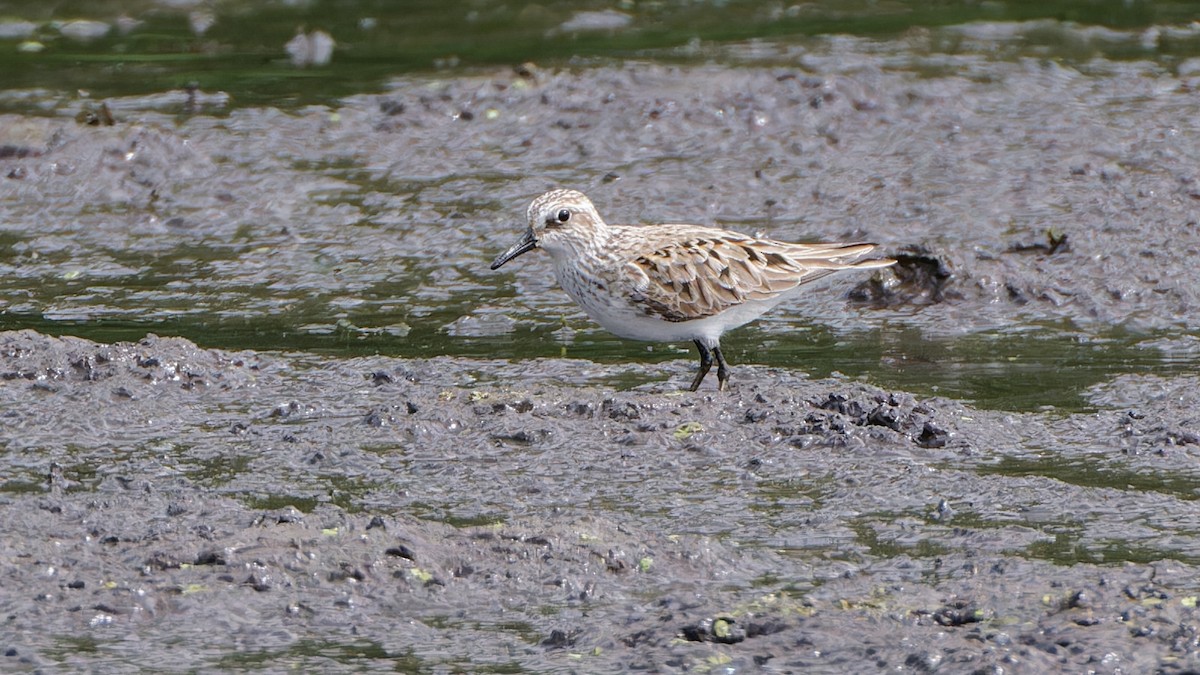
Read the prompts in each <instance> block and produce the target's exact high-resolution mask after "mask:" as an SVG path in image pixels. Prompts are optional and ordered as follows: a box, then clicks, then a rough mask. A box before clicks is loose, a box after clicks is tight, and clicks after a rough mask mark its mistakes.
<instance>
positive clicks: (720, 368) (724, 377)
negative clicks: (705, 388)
mask: <svg viewBox="0 0 1200 675" xmlns="http://www.w3.org/2000/svg"><path fill="white" fill-rule="evenodd" d="M712 353H713V356H715V357H717V389H720V390H721V391H725V387H727V386H729V369H728V368H726V367H725V355H724V354H722V353H721V346H720V345H714V346H713V348H712Z"/></svg>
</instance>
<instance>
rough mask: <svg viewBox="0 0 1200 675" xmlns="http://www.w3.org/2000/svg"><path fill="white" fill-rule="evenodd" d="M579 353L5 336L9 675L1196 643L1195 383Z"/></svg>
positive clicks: (878, 657) (865, 660) (799, 666)
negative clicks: (633, 366) (1024, 391)
mask: <svg viewBox="0 0 1200 675" xmlns="http://www.w3.org/2000/svg"><path fill="white" fill-rule="evenodd" d="M579 365H580V362H578V361H562V362H560V361H553V360H549V361H539V362H534V363H526V364H506V363H493V364H488V363H480V362H478V361H474V360H466V359H449V358H446V359H434V360H427V361H426V360H421V361H414V360H400V359H394V358H386V357H375V358H363V359H350V360H337V359H319V358H315V357H299V356H295V357H293V356H280V355H262V354H254V353H228V352H218V351H211V350H204V349H199V348H197V347H195V346H194V345H193V344H191V343H190V342H188V341H186V340H182V339H178V338H158V337H148V338H146V339H145V340H142V341H140V342H138V343H122V344H115V345H103V344H95V343H91V342H88V341H85V340H78V339H72V338H51V337H46V336H44V335H40V334H37V333H34V332H31V331H24V332H16V333H5V334H3V335H0V378H2V379H3V382H4V385H3V386H2V387H0V396H2V397H3V402H2V404H3V410H4V411H5V412H4V413H3V415H2V417H0V424H2V425H3V430H4V434H5V437H6V445H5V458H6V463H7V466H8V468H7V470H6V474H7V478H6V482H5V485H4V494H3V498H2V499H0V511H2V512H3V515H2V520H3V522H4V523H5V530H6V536H5V537H4V539H3V552H2V555H0V559H2V560H3V574H4V579H5V583H4V584H3V588H4V604H5V607H6V614H7V618H6V621H5V624H4V628H3V632H4V635H5V649H6V650H7V656H6V657H5V659H6V669H7V668H23V669H31V670H32V669H39V668H50V669H52V670H53V669H57V668H67V669H92V668H95V669H100V670H105V669H109V668H111V669H122V668H144V669H154V668H156V667H157V665H158V664H159V660H160V659H162V658H163V655H164V654H166V653H170V654H171V659H172V663H173V664H175V666H176V667H177V668H178V669H181V670H190V669H199V670H207V669H230V668H243V667H244V668H257V667H267V668H269V669H273V668H277V669H284V668H303V669H323V668H334V669H337V668H354V669H364V670H374V669H379V670H390V669H393V668H400V669H401V670H414V671H421V670H432V671H443V670H463V671H485V672H486V671H489V670H510V669H514V668H515V669H518V670H521V669H524V670H530V671H535V672H545V671H551V670H555V671H557V670H563V671H577V672H605V671H612V670H621V669H629V670H639V669H646V670H651V671H678V670H689V671H690V670H702V671H708V670H713V669H719V670H728V669H733V670H737V671H742V670H766V671H770V672H812V671H816V672H838V671H842V672H844V671H847V670H862V669H874V668H886V669H895V668H903V669H913V670H917V671H928V670H947V671H950V672H1001V671H1003V672H1013V671H1017V672H1048V671H1057V670H1084V669H1092V670H1096V671H1099V672H1149V671H1151V670H1154V669H1155V668H1165V669H1166V672H1183V671H1184V670H1186V669H1187V668H1190V667H1194V666H1196V665H1197V664H1196V659H1195V654H1196V648H1197V640H1198V639H1200V634H1198V633H1197V625H1198V624H1197V614H1196V612H1197V610H1196V606H1195V605H1196V600H1197V583H1196V572H1197V570H1196V569H1195V567H1194V565H1195V561H1196V560H1197V559H1200V542H1198V541H1197V540H1196V538H1195V537H1194V535H1193V533H1194V532H1195V531H1196V528H1197V526H1198V525H1200V523H1198V522H1197V520H1196V514H1195V509H1194V507H1193V505H1194V500H1195V497H1196V494H1195V489H1194V483H1192V482H1190V481H1187V480H1184V479H1183V478H1181V477H1182V476H1186V475H1187V474H1188V473H1189V472H1190V471H1191V470H1192V469H1191V467H1192V465H1194V463H1195V461H1196V449H1197V447H1200V438H1198V437H1197V435H1196V434H1195V432H1194V431H1192V430H1191V429H1193V428H1194V427H1193V425H1192V421H1193V419H1194V410H1195V407H1196V405H1197V403H1198V401H1197V400H1196V399H1197V396H1198V395H1197V393H1196V392H1197V387H1196V382H1195V381H1194V380H1189V381H1181V382H1163V381H1159V380H1156V379H1155V378H1152V377H1145V378H1132V379H1131V380H1130V381H1128V382H1123V383H1121V384H1120V386H1119V387H1118V388H1119V389H1120V390H1123V391H1129V390H1130V389H1132V388H1138V389H1140V390H1142V391H1145V392H1146V393H1147V394H1148V395H1147V396H1146V397H1145V398H1142V400H1143V401H1146V402H1148V405H1145V406H1142V407H1139V408H1137V409H1114V410H1110V411H1106V412H1103V413H1098V414H1080V415H1069V416H1063V417H1054V418H1049V417H1046V416H1043V415H1036V414H1020V415H1018V414H1011V413H1004V412H995V411H986V410H975V409H972V408H971V407H969V406H967V405H964V404H962V403H956V402H954V401H950V400H941V399H916V398H914V397H913V396H911V395H909V394H906V393H904V392H899V391H884V390H880V389H878V388H875V387H872V386H870V385H867V384H864V383H861V382H853V381H848V380H838V379H835V380H809V379H806V378H805V377H803V375H800V374H797V373H795V372H783V371H768V370H765V369H759V368H754V367H746V368H742V369H739V375H740V377H739V378H738V380H737V381H735V383H734V385H733V387H732V391H730V392H726V393H717V392H715V391H714V392H700V393H696V394H693V393H690V392H687V393H681V392H679V391H678V390H677V387H676V385H677V384H678V383H680V382H685V381H686V378H687V375H688V373H687V368H686V365H685V364H684V363H683V362H673V363H672V364H670V366H669V367H668V369H667V371H666V372H664V373H663V374H664V376H665V377H666V379H667V381H666V382H664V383H663V384H661V385H658V386H653V387H646V388H644V389H643V390H638V391H611V390H604V389H598V388H594V387H575V386H563V385H561V384H558V383H557V381H556V378H557V372H556V371H559V370H563V369H573V368H578V367H579ZM1112 395H1113V394H1112V392H1110V391H1097V392H1095V396H1096V397H1097V398H1098V399H1103V398H1104V397H1106V396H1112ZM1067 467H1075V468H1076V470H1075V471H1067V470H1066V468H1067ZM1022 468H1024V470H1022ZM1122 475H1125V476H1128V481H1129V484H1128V486H1126V487H1111V486H1108V485H1114V484H1116V485H1119V484H1120V483H1121V482H1122V481H1121V480H1120V479H1119V477H1120V476H1122ZM1105 476H1109V477H1110V478H1112V477H1116V478H1117V479H1116V480H1105V479H1104V477H1105ZM1110 558H1115V559H1119V560H1124V561H1126V562H1124V563H1121V564H1112V563H1110V562H1109V561H1110ZM1139 558H1144V560H1141V561H1139V562H1132V561H1131V560H1136V559H1139Z"/></svg>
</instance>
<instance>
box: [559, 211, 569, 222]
mask: <svg viewBox="0 0 1200 675" xmlns="http://www.w3.org/2000/svg"><path fill="white" fill-rule="evenodd" d="M570 219H571V212H570V211H568V210H566V209H563V210H561V211H559V212H558V222H560V223H565V222H567V221H568V220H570Z"/></svg>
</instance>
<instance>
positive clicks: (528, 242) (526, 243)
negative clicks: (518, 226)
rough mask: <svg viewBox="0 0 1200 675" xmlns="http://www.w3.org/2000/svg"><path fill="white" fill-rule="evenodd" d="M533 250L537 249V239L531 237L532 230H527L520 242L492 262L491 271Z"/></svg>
mask: <svg viewBox="0 0 1200 675" xmlns="http://www.w3.org/2000/svg"><path fill="white" fill-rule="evenodd" d="M535 248H537V239H536V238H534V236H533V230H527V231H526V232H525V236H523V237H521V239H520V241H518V242H517V243H515V244H513V245H512V246H510V247H509V248H508V250H507V251H505V252H504V253H501V254H500V255H499V256H497V257H496V259H495V260H493V261H492V269H494V270H495V269H500V266H501V265H503V264H504V263H506V262H508V261H509V260H512V259H513V258H515V257H517V256H519V255H521V254H522V253H525V252H526V251H531V250H533V249H535Z"/></svg>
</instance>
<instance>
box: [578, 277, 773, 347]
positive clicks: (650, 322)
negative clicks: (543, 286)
mask: <svg viewBox="0 0 1200 675" xmlns="http://www.w3.org/2000/svg"><path fill="white" fill-rule="evenodd" d="M555 272H556V275H557V276H558V283H559V285H560V286H562V288H563V290H565V291H566V292H567V294H568V295H570V296H571V298H572V299H574V300H575V302H576V303H578V304H579V306H580V307H581V308H583V311H585V312H587V315H588V316H589V317H591V319H592V320H593V321H595V322H596V323H598V324H600V325H601V326H603V327H604V328H605V329H606V330H608V331H609V332H610V333H612V334H614V335H616V336H618V337H623V338H627V339H630V340H646V341H650V342H677V341H681V340H701V341H703V342H705V343H707V344H709V345H710V346H711V345H715V344H716V343H717V341H718V340H719V339H720V338H721V334H722V333H724V332H725V331H727V330H730V329H732V328H736V327H738V326H741V325H743V324H746V323H749V322H751V321H753V320H755V319H757V318H758V317H760V316H762V314H763V313H765V312H766V311H767V310H769V309H771V308H772V307H774V306H775V305H777V304H779V302H781V301H782V300H784V299H785V298H786V296H788V295H791V294H790V293H784V294H783V295H781V296H777V297H775V298H771V299H770V300H767V301H751V302H746V303H743V304H740V305H736V306H733V307H730V308H728V309H726V310H725V311H723V312H721V313H720V314H716V315H714V316H710V317H707V318H704V319H695V320H692V321H667V320H666V319H664V318H662V317H660V316H656V315H652V314H646V313H645V312H644V311H643V308H642V307H641V306H639V305H637V304H636V303H634V302H633V301H631V300H630V299H629V297H628V295H626V294H625V292H623V291H621V290H619V289H618V287H617V286H616V285H613V284H608V283H605V282H604V281H603V280H599V279H597V278H595V277H592V276H590V275H585V274H583V273H581V272H580V271H579V270H577V269H574V268H563V269H556V270H555Z"/></svg>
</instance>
